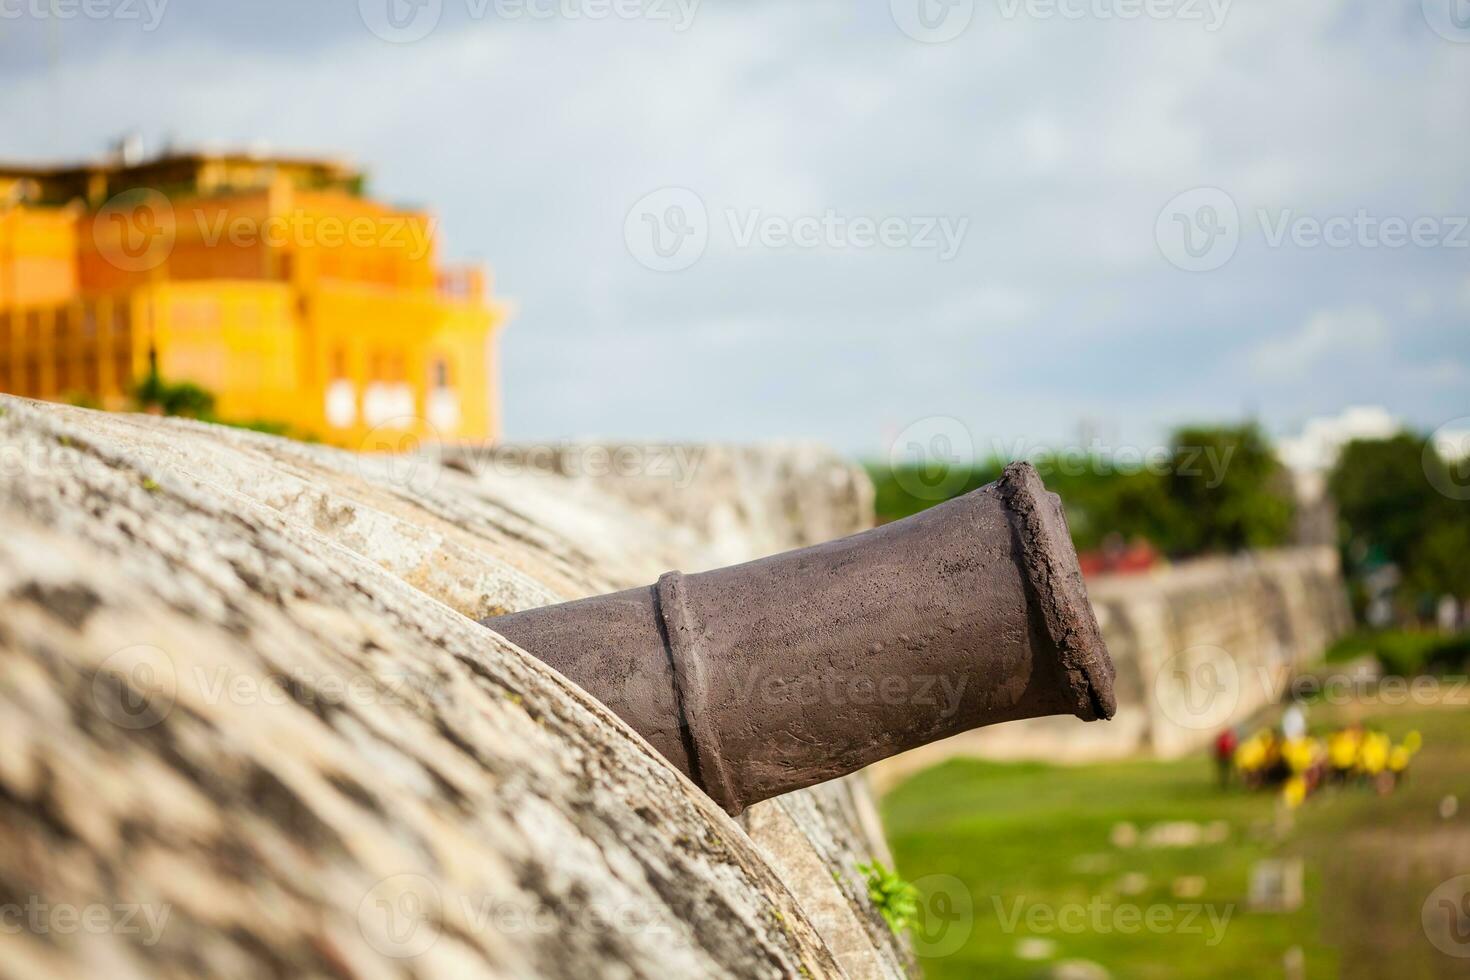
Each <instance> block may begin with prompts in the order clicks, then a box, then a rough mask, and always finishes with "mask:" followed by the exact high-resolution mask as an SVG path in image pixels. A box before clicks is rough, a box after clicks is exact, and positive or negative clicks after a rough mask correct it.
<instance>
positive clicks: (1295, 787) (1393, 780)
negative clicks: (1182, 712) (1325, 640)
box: [1215, 717, 1423, 808]
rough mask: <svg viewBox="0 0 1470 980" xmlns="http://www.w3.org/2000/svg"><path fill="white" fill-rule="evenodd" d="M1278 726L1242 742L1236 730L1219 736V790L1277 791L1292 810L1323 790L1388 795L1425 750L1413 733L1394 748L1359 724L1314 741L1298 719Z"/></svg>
mask: <svg viewBox="0 0 1470 980" xmlns="http://www.w3.org/2000/svg"><path fill="white" fill-rule="evenodd" d="M1282 722H1283V724H1282V725H1281V726H1280V727H1271V728H1263V729H1260V730H1259V731H1256V732H1254V733H1253V734H1251V735H1249V736H1247V737H1245V738H1244V739H1240V738H1239V733H1238V732H1237V731H1236V730H1235V729H1226V730H1225V731H1223V732H1221V733H1220V736H1219V737H1218V738H1217V739H1216V740H1215V761H1216V764H1217V766H1218V767H1219V770H1220V780H1221V783H1222V785H1229V784H1230V783H1232V782H1234V781H1237V780H1238V781H1239V782H1240V784H1241V785H1243V786H1244V787H1245V788H1247V789H1256V790H1258V789H1279V790H1280V792H1281V796H1282V799H1283V800H1284V801H1285V803H1286V805H1287V806H1288V807H1291V808H1296V807H1298V806H1301V804H1302V803H1303V802H1304V801H1305V800H1306V799H1307V797H1309V796H1311V795H1312V794H1313V793H1315V792H1316V791H1317V790H1319V789H1321V788H1322V787H1323V786H1327V785H1347V784H1360V785H1366V786H1370V787H1371V788H1373V789H1374V790H1375V791H1376V792H1378V793H1380V794H1386V793H1391V792H1393V790H1394V788H1395V787H1396V786H1398V784H1399V783H1400V782H1402V781H1403V779H1404V778H1405V776H1406V775H1407V773H1408V770H1409V763H1410V761H1411V760H1412V759H1413V758H1414V754H1415V753H1416V752H1418V751H1419V749H1420V747H1421V746H1422V745H1423V739H1422V738H1421V737H1420V735H1419V733H1418V732H1417V731H1412V732H1409V733H1408V734H1407V735H1405V736H1404V738H1403V741H1401V742H1398V743H1395V742H1394V741H1393V740H1392V739H1391V738H1390V737H1389V736H1388V735H1387V734H1385V733H1384V732H1381V731H1377V730H1375V729H1370V728H1366V727H1364V726H1363V725H1362V724H1354V725H1349V726H1348V727H1346V728H1339V729H1336V730H1334V731H1332V732H1329V733H1327V734H1326V735H1325V736H1313V735H1309V734H1307V732H1306V726H1305V724H1303V723H1301V722H1300V720H1299V719H1294V718H1291V717H1283V719H1282Z"/></svg>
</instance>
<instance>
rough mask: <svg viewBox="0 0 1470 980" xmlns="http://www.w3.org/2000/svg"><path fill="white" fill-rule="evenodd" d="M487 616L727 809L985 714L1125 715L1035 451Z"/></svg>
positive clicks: (954, 729) (978, 720)
mask: <svg viewBox="0 0 1470 980" xmlns="http://www.w3.org/2000/svg"><path fill="white" fill-rule="evenodd" d="M483 622H484V623H485V625H487V626H488V627H490V628H491V629H493V630H495V631H496V632H497V633H500V634H501V635H502V636H505V637H506V638H507V639H509V640H511V641H513V642H514V643H516V644H517V645H519V646H520V647H522V648H523V649H525V650H527V651H528V652H530V653H531V654H533V655H535V656H536V657H538V658H539V659H541V660H543V661H544V662H546V663H547V664H549V665H551V666H552V667H554V668H556V669H557V670H558V671H560V672H561V673H562V674H564V675H565V676H567V677H568V678H570V679H571V680H573V681H575V682H576V683H577V684H579V685H581V686H582V687H583V688H584V689H586V690H587V691H588V692H590V693H591V694H593V695H594V696H596V697H597V698H598V699H599V700H601V701H602V702H603V703H604V704H606V705H607V706H608V707H609V708H610V709H611V710H612V711H613V712H615V713H616V714H617V715H619V716H620V717H621V718H622V719H623V720H624V721H626V722H627V723H628V724H629V725H630V726H632V727H633V728H634V729H635V730H637V731H638V732H639V733H640V734H641V735H643V737H644V738H646V739H647V740H648V741H649V743H650V744H652V745H653V747H654V748H655V749H657V750H658V751H659V752H660V753H662V754H663V756H664V757H665V758H666V759H668V760H669V762H671V763H672V764H673V765H675V766H677V767H678V768H679V769H681V770H683V772H684V773H685V774H686V775H688V776H689V777H690V778H691V779H692V780H693V781H694V782H695V783H696V784H698V785H699V786H700V787H701V788H703V789H704V790H705V792H707V793H708V794H709V795H710V796H711V797H713V798H714V799H715V800H716V801H717V802H718V803H720V805H721V806H723V807H724V808H725V809H726V810H728V811H730V812H731V813H738V812H739V811H740V810H742V809H743V808H744V807H746V806H749V805H750V804H751V803H754V802H756V801H758V800H763V799H767V798H769V797H772V796H776V795H778V794H781V793H786V792H789V791H791V790H794V789H799V788H801V787H803V786H810V785H813V784H815V783H820V782H823V781H825V780H828V779H833V778H835V777H838V776H842V775H845V774H846V773H850V772H853V771H855V770H858V769H861V768H862V767H863V766H866V765H868V764H869V763H872V762H875V761H877V760H879V759H884V758H887V757H889V756H891V755H895V754H897V753H899V752H902V751H904V750H906V749H910V748H915V747H917V746H920V745H924V744H927V743H929V742H933V741H936V740H938V739H941V738H945V737H947V736H950V735H954V734H957V733H959V732H962V731H967V730H969V729H972V728H979V727H982V726H984V725H993V724H996V723H998V722H1003V721H1011V720H1014V719H1018V718H1032V717H1038V716H1042V715H1056V714H1072V715H1076V716H1077V717H1078V718H1081V719H1082V720H1084V721H1093V720H1097V719H1106V718H1110V717H1112V714H1113V711H1114V698H1113V666H1112V662H1111V661H1110V660H1109V659H1108V654H1107V650H1106V648H1105V647H1104V645H1103V641H1102V638H1101V635H1100V633H1099V631H1098V628H1097V622H1096V620H1095V619H1094V618H1093V614H1092V608H1091V606H1090V605H1089V603H1088V601H1087V594H1086V589H1085V587H1084V585H1083V583H1082V576H1081V572H1080V571H1079V569H1078V567H1077V555H1076V552H1075V551H1074V550H1073V547H1072V543H1071V539H1070V537H1069V535H1068V533H1067V527H1066V520H1065V518H1064V516H1063V514H1062V509H1061V503H1060V500H1059V499H1058V498H1057V496H1056V495H1055V494H1053V493H1049V492H1047V491H1046V489H1045V487H1043V486H1042V483H1041V479H1040V477H1039V476H1038V475H1037V474H1036V471H1035V469H1034V468H1032V467H1031V466H1030V465H1028V464H1025V463H1016V464H1012V465H1011V466H1008V467H1007V468H1006V470H1005V472H1004V474H1003V475H1002V477H1001V479H999V480H997V481H996V482H995V483H992V484H990V485H988V486H985V487H981V488H980V489H978V490H976V491H974V492H972V493H969V494H966V495H965V496H963V497H959V498H956V499H954V500H951V501H947V502H945V503H943V504H939V505H938V506H935V507H932V508H930V509H929V510H926V511H924V512H922V513H920V514H916V515H914V516H913V517H910V518H907V519H906V520H902V521H897V522H895V523H893V524H889V525H886V526H883V527H879V528H875V529H873V530H871V531H865V532H863V533H861V534H855V535H852V536H850V537H846V538H842V539H839V540H837V541H831V542H827V543H825V544H820V545H815V546H813V547H810V548H801V549H799V550H796V551H788V552H785V553H783V554H779V555H773V556H771V557H769V558H763V559H760V560H758V561H752V562H746V563H744V564H740V565H732V566H729V567H727V568H720V569H716V570H714V571H709V572H703V573H700V574H696V575H683V574H681V573H679V572H669V573H667V574H665V575H663V576H661V577H660V578H659V580H658V582H657V583H656V584H654V585H652V586H646V587H642V588H638V589H629V590H627V591H624V592H617V593H613V594H610V595H604V596H596V597H594V598H590V599H582V600H579V601H576V602H568V603H563V604H561V605H556V606H548V607H545V608H542V609H533V610H529V611H526V612H520V613H514V614H511V615H508V616H501V617H498V618H493V619H487V620H484V621H483Z"/></svg>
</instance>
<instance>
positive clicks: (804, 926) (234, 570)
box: [0, 396, 910, 978]
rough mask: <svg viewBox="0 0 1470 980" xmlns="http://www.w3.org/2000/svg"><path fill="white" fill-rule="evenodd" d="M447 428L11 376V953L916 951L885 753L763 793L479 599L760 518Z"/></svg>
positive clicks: (743, 969)
mask: <svg viewBox="0 0 1470 980" xmlns="http://www.w3.org/2000/svg"><path fill="white" fill-rule="evenodd" d="M447 462H448V463H449V464H450V465H447V466H446V465H441V464H440V462H438V461H436V460H432V459H403V458H377V457H360V456H355V455H353V454H350V453H345V452H341V451H337V450H331V449H327V448H324V447H320V446H311V445H305V444H302V443H296V442H290V441H287V440H281V439H276V438H272V437H268V436H263V435H259V434H256V433H251V432H245V431H240V430H232V429H221V428H217V427H211V426H205V425H201V424H197V423H190V422H186V421H180V420H164V419H157V418H152V417H141V416H120V415H105V414H99V413H94V412H87V411H84V410H80V409H73V408H67V407H62V406H56V405H49V404H43V403H36V402H29V401H25V400H21V399H15V398H10V397H6V396H0V734H3V736H4V740H5V750H4V751H3V752H0V904H4V905H5V906H6V908H7V909H12V908H14V909H19V910H21V912H22V913H23V914H24V915H25V916H26V918H25V923H26V924H25V926H24V927H23V928H21V929H19V930H12V929H9V928H7V929H6V930H3V931H0V976H26V977H29V976H47V977H67V976H92V975H96V976H108V977H119V978H126V977H134V976H136V977H142V976H163V977H171V976H177V977H199V976H249V977H258V976H293V977H294V976H316V975H322V976H326V975H330V976H337V977H342V976H354V977H443V976H495V977H534V976H551V977H560V976H564V977H578V978H585V977H592V976H620V977H657V978H667V977H671V976H678V977H686V976H687V977H702V976H741V977H790V976H811V977H825V976H843V975H851V976H875V977H878V976H899V975H902V974H903V973H905V972H906V971H908V970H909V969H910V958H909V956H908V954H907V952H906V950H905V949H904V948H903V946H902V945H901V944H900V943H899V942H897V941H896V940H895V939H894V937H893V935H892V934H891V933H890V932H888V931H887V930H886V927H884V926H883V924H882V920H881V917H880V916H878V914H877V912H876V911H875V910H874V909H873V908H872V907H871V906H870V904H869V903H868V902H867V901H866V896H865V894H864V889H863V886H862V881H861V877H860V875H859V874H858V873H857V872H856V870H855V867H854V866H855V864H856V863H857V862H858V861H859V860H862V861H866V860H870V859H872V858H873V857H875V856H877V857H880V858H881V857H883V856H884V853H883V850H882V845H881V841H880V840H879V839H878V838H877V836H876V834H875V832H874V826H873V817H872V811H871V805H870V803H869V801H868V800H867V797H866V793H865V789H864V787H863V785H862V784H861V783H860V782H856V781H852V780H848V781H843V782H841V783H837V784H830V785H828V786H827V787H823V788H821V789H819V790H817V791H809V792H806V793H803V794H796V795H793V796H791V797H787V798H784V799H781V800H775V801H769V802H768V803H766V804H762V805H761V806H759V807H754V808H752V809H751V811H750V813H749V814H748V815H747V816H746V817H745V818H744V819H745V824H744V826H743V827H742V825H741V824H737V823H736V822H735V821H732V820H731V819H730V818H729V817H727V816H726V815H725V813H724V812H723V811H721V810H720V809H719V808H718V807H716V806H715V805H714V804H713V803H712V802H711V801H710V800H709V799H707V798H706V797H705V796H704V795H703V794H702V793H700V792H699V791H698V790H696V789H695V788H694V787H693V786H692V785H691V784H690V783H689V782H688V781H687V780H685V779H684V778H683V777H682V776H681V775H680V774H679V773H677V772H676V771H675V770H673V769H672V768H671V767H669V766H668V765H666V764H665V763H664V762H663V761H662V760H661V759H659V758H658V757H657V756H656V755H655V754H654V753H653V752H652V751H651V750H650V749H649V748H648V746H647V745H646V743H644V742H643V741H642V739H641V738H639V737H638V736H637V735H636V734H635V733H633V732H632V731H631V730H630V729H628V728H627V727H626V726H625V725H623V724H622V723H621V722H620V721H619V720H618V719H617V718H615V717H613V716H611V715H610V714H609V713H608V712H607V711H606V710H605V709H603V708H602V707H601V706H600V705H599V704H598V703H597V702H596V701H594V700H592V699H591V698H589V697H587V696H586V695H585V694H583V693H582V692H581V691H580V690H579V689H577V688H576V687H574V686H573V685H571V684H569V683H568V682H567V681H565V679H563V678H562V677H561V676H560V675H558V674H556V673H554V672H553V671H551V670H549V669H547V668H546V667H544V666H543V665H542V664H540V663H539V662H538V661H536V660H534V659H533V658H531V657H529V656H527V655H526V654H524V653H523V652H522V651H520V650H519V649H517V648H516V647H514V646H513V645H511V644H509V643H506V642H505V641H503V640H501V639H500V638H499V637H498V636H496V635H495V634H494V633H493V632H491V631H489V630H486V629H484V628H483V627H480V626H478V625H476V623H475V622H474V619H475V618H477V617H481V616H486V615H493V614H495V613H497V612H504V611H508V610H515V609H523V608H527V607H530V606H534V605H539V604H543V603H547V602H554V601H560V600H563V599H568V598H574V597H577V596H581V595H588V594H592V593H596V592H603V591H608V590H612V589H617V588H622V587H626V586H628V585H632V584H636V583H642V582H648V581H652V579H653V578H654V577H655V576H656V575H657V574H658V573H659V572H661V571H663V570H665V569H667V568H674V567H683V568H698V567H705V566H708V565H713V564H719V563H721V562H723V561H725V560H727V558H728V556H729V555H730V554H731V553H733V552H734V551H737V550H739V549H738V538H739V531H738V529H737V530H734V531H729V532H728V533H726V530H721V531H720V533H718V534H716V533H712V532H711V531H710V530H709V529H703V530H701V529H700V528H698V527H695V528H692V529H691V528H690V526H689V521H688V520H687V515H686V517H685V519H682V520H681V518H680V516H679V515H678V514H677V513H674V516H672V517H671V516H670V514H671V513H673V512H672V511H671V509H670V508H668V507H660V506H657V505H653V506H645V505H640V504H638V503H636V502H632V501H631V500H630V498H629V497H627V496H626V495H625V496H624V497H622V498H621V499H620V498H619V497H618V496H617V495H616V494H614V493H612V492H610V491H608V490H607V489H606V488H605V487H602V488H599V487H598V486H596V485H594V484H592V483H589V482H587V481H576V480H569V479H567V478H564V477H559V476H555V475H552V474H550V473H545V472H532V471H531V469H530V468H525V469H523V470H522V471H521V472H518V473H504V472H499V471H497V470H495V469H494V468H493V467H492V468H489V469H484V468H477V467H475V466H474V465H472V463H466V462H465V461H464V460H460V459H450V460H448V461H447ZM731 465H732V466H734V467H735V471H738V468H739V464H735V463H732V464H731ZM806 466H808V463H800V464H797V463H791V464H789V466H787V464H781V465H774V464H773V466H772V468H771V470H770V472H771V473H772V474H773V479H772V483H771V488H773V489H775V488H780V487H781V480H782V479H783V477H781V476H780V475H779V474H780V473H781V472H783V467H785V468H786V469H788V470H789V472H806V470H805V469H804V467H806ZM838 468H840V464H837V463H835V462H834V461H832V460H830V458H828V463H827V464H826V466H825V469H826V470H827V472H829V473H835V472H836V470H837V469H838ZM467 471H468V472H467ZM709 472H710V473H711V474H715V473H717V472H719V470H718V469H716V468H712V469H710V471H709ZM736 482H739V481H733V482H732V479H731V478H728V477H722V478H721V479H720V480H716V481H714V482H712V483H711V484H709V486H708V488H707V489H708V490H709V494H710V499H712V500H713V499H724V500H726V501H729V500H730V499H731V497H732V495H733V497H734V498H736V499H740V500H756V501H765V503H762V504H761V505H760V506H762V507H765V508H767V510H766V511H765V512H764V513H765V514H769V513H771V512H774V511H778V510H779V511H782V512H789V511H790V508H789V507H788V506H787V504H785V503H773V502H772V500H773V499H775V500H778V501H779V500H780V499H781V498H782V496H783V495H788V496H789V494H790V493H792V492H793V491H792V490H791V488H789V487H785V488H780V489H778V490H776V496H775V498H772V496H771V492H772V491H771V490H766V491H760V492H754V491H751V490H750V488H749V484H748V483H746V484H744V485H743V486H742V487H740V488H736V487H735V483H736ZM859 482H860V481H859ZM841 484H842V480H841V479H838V478H836V477H834V478H833V483H832V485H833V486H834V487H840V485H841ZM722 485H723V487H724V489H723V490H720V487H721V486H722ZM795 492H796V494H797V496H799V497H803V498H804V499H805V497H804V495H805V491H801V490H797V491H795ZM722 495H723V496H722ZM839 496H840V493H839ZM690 499H692V498H690ZM811 499H815V498H811ZM692 506H693V505H691V507H692ZM802 506H806V505H805V504H803V505H802ZM731 507H732V508H733V509H732V512H733V513H735V514H737V515H738V514H739V513H740V507H745V508H746V510H747V511H750V513H751V514H752V516H751V517H750V520H751V523H752V525H753V526H754V525H761V526H769V522H768V517H767V516H762V515H761V514H760V513H757V512H755V511H751V510H750V505H748V504H742V505H740V507H737V506H735V505H731ZM810 509H811V511H812V512H813V513H815V512H817V511H819V510H821V505H820V504H818V503H811V505H810ZM864 519H865V518H861V517H860V518H859V521H861V520H864ZM843 521H846V522H847V523H848V524H851V523H852V521H851V520H850V519H847V518H843V519H842V520H838V521H836V522H835V523H834V524H833V525H832V527H830V528H827V527H822V528H814V527H810V526H806V525H804V524H803V522H802V520H800V519H797V520H795V521H794V524H793V526H794V527H798V528H802V529H801V530H799V531H796V532H793V535H789V536H788V538H787V540H780V541H778V540H774V539H772V540H760V541H758V542H757V541H751V542H749V543H748V544H747V550H748V551H751V552H752V553H754V552H758V551H763V550H776V548H778V547H785V546H789V545H788V542H790V543H804V538H802V537H801V536H804V535H818V534H819V535H827V534H829V532H834V531H835V533H845V532H846V531H848V530H855V529H856V527H855V526H853V527H846V526H839V525H841V524H842V523H843ZM727 523H728V522H727ZM744 557H748V555H746V556H744ZM7 921H12V920H7Z"/></svg>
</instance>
